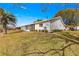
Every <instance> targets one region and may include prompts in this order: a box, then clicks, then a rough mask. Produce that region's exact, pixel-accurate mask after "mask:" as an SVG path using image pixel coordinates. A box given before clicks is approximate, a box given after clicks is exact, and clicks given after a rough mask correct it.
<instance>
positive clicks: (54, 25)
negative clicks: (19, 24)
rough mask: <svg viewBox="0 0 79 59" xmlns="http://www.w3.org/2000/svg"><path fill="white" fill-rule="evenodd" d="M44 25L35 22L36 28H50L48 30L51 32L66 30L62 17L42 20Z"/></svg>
mask: <svg viewBox="0 0 79 59" xmlns="http://www.w3.org/2000/svg"><path fill="white" fill-rule="evenodd" d="M42 24H43V26H42V27H40V26H39V25H40V23H37V24H35V30H38V31H39V30H48V32H51V31H52V30H64V29H65V26H64V23H63V20H62V18H60V17H59V18H56V19H55V18H54V19H52V20H51V21H47V22H42ZM45 28H46V29H45Z"/></svg>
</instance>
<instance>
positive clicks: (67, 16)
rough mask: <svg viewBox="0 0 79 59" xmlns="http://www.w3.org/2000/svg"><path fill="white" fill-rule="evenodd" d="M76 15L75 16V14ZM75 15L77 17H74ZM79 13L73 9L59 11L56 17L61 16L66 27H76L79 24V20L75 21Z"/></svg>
mask: <svg viewBox="0 0 79 59" xmlns="http://www.w3.org/2000/svg"><path fill="white" fill-rule="evenodd" d="M76 13H77V14H76ZM75 15H77V16H76V17H75ZM78 15H79V13H78V12H77V11H76V10H75V9H66V10H61V11H59V12H58V13H57V14H56V15H55V17H56V16H61V17H62V18H63V21H64V23H65V24H66V25H76V24H78V23H79V20H78V19H76V18H77V17H78Z"/></svg>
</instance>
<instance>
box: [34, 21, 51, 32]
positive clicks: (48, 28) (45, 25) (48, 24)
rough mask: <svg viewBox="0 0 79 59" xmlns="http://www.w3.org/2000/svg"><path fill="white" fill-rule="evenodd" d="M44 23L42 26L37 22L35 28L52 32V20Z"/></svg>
mask: <svg viewBox="0 0 79 59" xmlns="http://www.w3.org/2000/svg"><path fill="white" fill-rule="evenodd" d="M42 24H43V26H42V27H40V24H35V30H37V31H39V30H48V31H49V32H50V22H44V23H42Z"/></svg>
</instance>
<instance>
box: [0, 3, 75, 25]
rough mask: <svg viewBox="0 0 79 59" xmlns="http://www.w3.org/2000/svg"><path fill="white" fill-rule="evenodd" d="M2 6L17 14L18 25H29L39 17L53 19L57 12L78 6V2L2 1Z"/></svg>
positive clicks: (0, 6)
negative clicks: (14, 2) (18, 2)
mask: <svg viewBox="0 0 79 59" xmlns="http://www.w3.org/2000/svg"><path fill="white" fill-rule="evenodd" d="M0 8H3V9H5V11H6V12H11V13H12V14H13V15H15V16H16V19H17V26H22V25H27V24H31V23H33V21H35V20H37V19H42V20H46V19H51V18H52V17H54V16H55V14H56V13H57V12H58V11H60V10H63V9H65V8H76V4H72V3H71V4H66V5H64V4H62V3H23V4H21V3H20V4H17V3H16V4H13V3H2V4H0Z"/></svg>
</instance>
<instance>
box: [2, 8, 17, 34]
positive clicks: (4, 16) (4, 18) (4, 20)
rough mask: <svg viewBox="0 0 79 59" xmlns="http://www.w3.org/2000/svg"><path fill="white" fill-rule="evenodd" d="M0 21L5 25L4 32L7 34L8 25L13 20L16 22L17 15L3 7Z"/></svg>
mask: <svg viewBox="0 0 79 59" xmlns="http://www.w3.org/2000/svg"><path fill="white" fill-rule="evenodd" d="M0 10H1V11H0V13H1V14H0V16H1V18H0V22H1V24H2V25H3V30H4V33H5V34H7V25H8V24H9V23H10V22H13V23H16V19H15V16H14V15H12V14H10V13H6V12H5V11H4V10H3V9H2V8H0Z"/></svg>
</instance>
